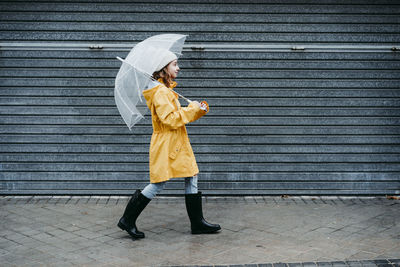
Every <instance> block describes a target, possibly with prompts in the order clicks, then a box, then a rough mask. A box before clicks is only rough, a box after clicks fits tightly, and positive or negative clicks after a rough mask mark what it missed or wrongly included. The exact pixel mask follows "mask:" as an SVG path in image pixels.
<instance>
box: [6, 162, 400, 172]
mask: <svg viewBox="0 0 400 267" xmlns="http://www.w3.org/2000/svg"><path fill="white" fill-rule="evenodd" d="M198 165H199V169H200V170H202V169H204V170H207V171H208V172H225V173H226V172H227V171H226V170H229V171H230V173H235V172H266V171H271V172H293V171H298V172H305V171H308V172H370V171H371V172H377V171H380V172H400V164H397V163H380V162H379V163H373V164H371V163H327V162H322V163H254V162H253V163H238V162H235V163H218V162H213V163H202V162H198ZM2 166H3V171H16V170H18V171H30V172H36V171H49V172H53V171H57V172H59V171H65V172H68V171H85V172H93V171H108V172H110V171H114V172H117V171H118V172H126V171H130V172H131V171H139V172H144V171H148V164H146V163H141V162H140V163H136V162H134V163H132V162H129V163H106V162H102V163H77V162H74V163H54V162H50V163H4V164H2Z"/></svg>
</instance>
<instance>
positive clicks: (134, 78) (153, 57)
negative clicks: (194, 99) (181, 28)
mask: <svg viewBox="0 0 400 267" xmlns="http://www.w3.org/2000/svg"><path fill="white" fill-rule="evenodd" d="M185 39H186V35H182V34H160V35H155V36H152V37H150V38H147V39H146V40H144V41H142V42H140V43H138V44H137V45H135V47H133V48H132V50H131V51H130V52H129V54H128V56H127V57H126V58H125V59H121V58H119V57H117V58H118V59H119V60H121V61H122V65H121V68H120V69H119V72H118V74H117V77H116V79H115V89H114V99H115V103H116V105H117V108H118V111H119V112H120V114H121V116H122V118H123V120H124V121H125V123H126V125H127V126H128V128H129V130H132V127H133V126H134V125H135V124H136V123H138V122H139V121H140V120H141V119H143V118H144V115H145V114H146V113H147V112H148V108H147V106H146V105H145V100H144V99H143V96H142V91H143V90H145V89H146V88H147V87H148V85H149V83H150V82H151V81H152V80H154V79H153V78H152V75H153V73H154V71H155V70H156V68H157V66H158V65H159V64H160V62H161V60H162V55H163V53H165V50H169V51H171V52H172V53H175V54H176V55H177V56H179V55H181V52H182V47H183V44H184V42H185ZM180 96H181V97H183V96H182V95H180ZM183 98H184V99H186V100H187V101H189V102H190V100H189V99H187V98H185V97H183Z"/></svg>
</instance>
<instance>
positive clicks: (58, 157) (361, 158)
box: [0, 151, 400, 164]
mask: <svg viewBox="0 0 400 267" xmlns="http://www.w3.org/2000/svg"><path fill="white" fill-rule="evenodd" d="M0 160H1V161H2V164H8V163H47V164H50V163H71V162H76V163H95V164H100V163H147V162H148V160H149V156H148V154H147V153H119V154H106V153H101V154H92V153H67V154H62V153H29V154H21V153H12V154H9V153H4V154H1V155H0ZM196 160H197V161H198V162H199V163H213V162H215V163H218V162H229V163H246V162H248V163H332V162H337V163H374V164H375V163H388V164H390V163H399V164H400V154H373V153H368V154H364V153H352V154H348V153H335V154H329V153H325V154H307V153H301V154H300V153H299V154H282V153H279V154H276V153H255V152H254V153H247V154H242V153H237V154H236V153H233V152H232V153H219V151H214V152H213V153H197V154H196Z"/></svg>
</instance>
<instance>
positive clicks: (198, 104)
mask: <svg viewBox="0 0 400 267" xmlns="http://www.w3.org/2000/svg"><path fill="white" fill-rule="evenodd" d="M192 102H193V103H195V104H196V105H197V106H198V107H199V108H201V104H200V103H199V102H198V101H196V100H195V101H192Z"/></svg>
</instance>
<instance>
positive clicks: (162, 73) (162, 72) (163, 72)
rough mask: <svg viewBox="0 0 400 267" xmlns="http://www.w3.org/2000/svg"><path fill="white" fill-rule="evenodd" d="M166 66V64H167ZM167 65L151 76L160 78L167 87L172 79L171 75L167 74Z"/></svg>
mask: <svg viewBox="0 0 400 267" xmlns="http://www.w3.org/2000/svg"><path fill="white" fill-rule="evenodd" d="M167 66H168V65H167ZM167 66H165V67H164V68H162V69H161V70H160V71H156V72H154V73H153V78H154V79H156V80H158V79H160V78H161V79H162V81H163V83H164V84H165V85H166V86H167V87H169V86H170V85H171V84H172V82H173V80H172V77H171V75H169V73H168V72H167Z"/></svg>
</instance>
